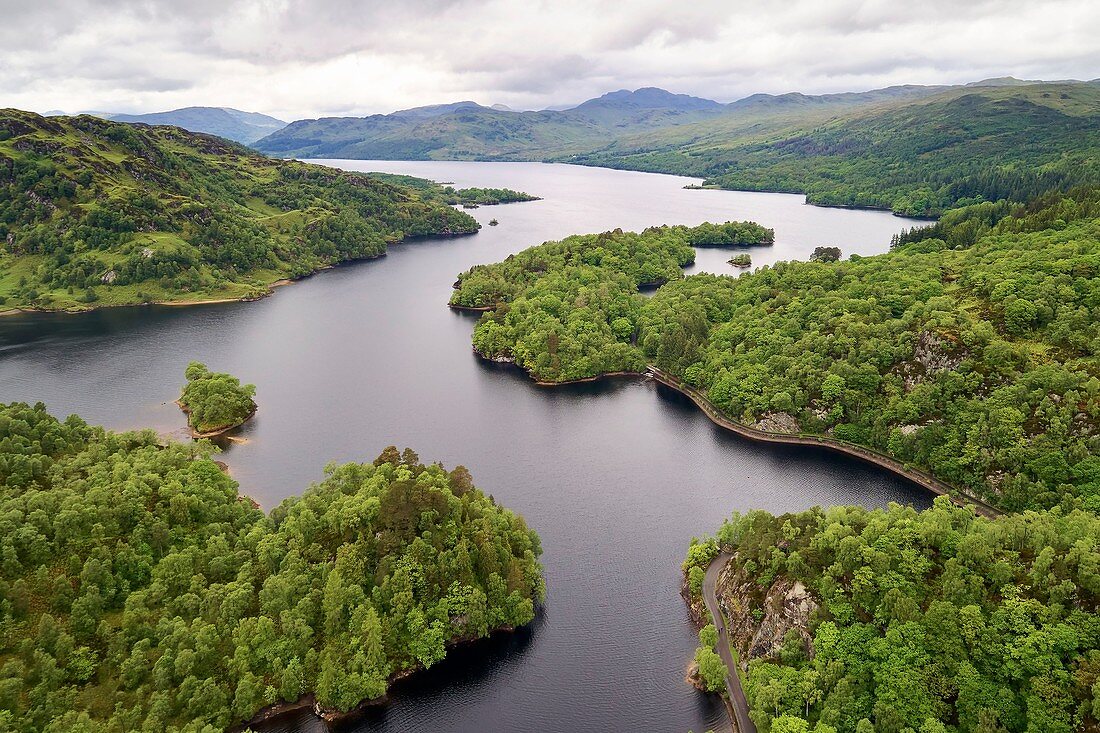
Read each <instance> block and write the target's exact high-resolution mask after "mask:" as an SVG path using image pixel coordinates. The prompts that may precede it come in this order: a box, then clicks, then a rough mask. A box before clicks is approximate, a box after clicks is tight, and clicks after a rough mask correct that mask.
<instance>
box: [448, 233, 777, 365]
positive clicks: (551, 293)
mask: <svg viewBox="0 0 1100 733" xmlns="http://www.w3.org/2000/svg"><path fill="white" fill-rule="evenodd" d="M772 236H773V235H772V232H771V230H770V229H764V228H763V227H761V226H759V225H757V224H754V223H752V222H727V223H725V224H702V225H700V226H698V227H685V226H671V227H669V226H665V227H654V228H651V229H646V230H645V231H643V232H642V233H640V234H636V233H633V232H623V231H622V230H618V229H617V230H615V231H612V232H604V233H602V234H589V235H581V236H574V237H569V238H567V239H564V240H562V241H560V242H547V243H545V244H542V245H539V246H537V247H531V248H528V249H526V250H524V251H522V252H520V253H519V254H516V255H513V256H511V257H509V258H508V259H506V260H505V261H504V262H501V263H497V264H494V265H479V266H477V267H474V268H473V269H471V270H470V271H469V272H466V273H464V274H462V275H461V276H459V280H458V283H457V289H456V290H455V293H454V295H453V296H452V298H451V304H452V305H456V306H461V307H474V308H486V309H492V310H491V312H489V313H487V314H486V315H485V316H483V317H482V319H481V321H480V322H479V323H478V325H477V327H476V328H475V330H474V339H473V340H474V346H475V348H477V350H478V352H479V353H481V354H482V355H484V356H486V357H488V358H498V359H499V358H504V359H511V360H514V361H515V362H516V363H517V364H519V365H520V366H522V367H523V368H525V369H527V370H528V371H530V372H531V374H532V375H533V376H535V377H536V378H538V379H542V380H548V381H565V380H571V379H583V378H587V377H592V376H595V375H597V374H601V373H604V372H614V371H637V370H640V369H643V368H644V367H645V362H644V359H643V358H642V354H641V353H640V351H639V350H638V349H637V347H636V346H635V344H634V340H635V335H636V331H637V327H638V323H639V319H640V318H641V314H642V309H643V307H644V304H645V300H646V299H645V298H644V297H643V296H641V295H639V293H638V288H639V287H640V286H642V285H647V284H660V283H664V282H666V281H669V280H674V279H677V278H680V277H683V272H682V268H683V267H684V266H686V265H688V264H691V263H692V262H694V261H695V250H694V249H693V248H692V244H700V245H702V244H710V245H718V244H724V243H725V244H750V243H751V244H770V243H771V241H772Z"/></svg>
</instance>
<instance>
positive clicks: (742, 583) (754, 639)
mask: <svg viewBox="0 0 1100 733" xmlns="http://www.w3.org/2000/svg"><path fill="white" fill-rule="evenodd" d="M717 595H718V604H719V605H720V606H722V611H723V613H724V614H725V615H726V619H727V622H728V628H729V633H730V638H731V639H732V640H733V643H734V646H736V648H737V652H738V654H739V655H740V658H741V663H742V665H744V666H747V665H748V662H749V660H750V659H768V658H776V657H778V656H779V650H780V649H781V648H782V647H783V640H784V638H785V637H786V636H787V632H789V631H790V630H791V629H794V630H796V631H797V632H798V634H799V636H801V637H802V647H803V650H804V651H805V652H806V654H807V655H808V656H812V655H813V645H812V639H813V637H812V635H811V634H810V619H811V617H812V616H813V614H814V612H815V611H816V610H817V608H818V603H817V601H816V600H814V598H813V597H812V596H811V595H810V593H809V591H808V590H806V587H805V586H804V585H802V583H801V582H800V581H797V580H792V579H790V578H787V577H780V578H778V579H777V580H776V581H775V582H774V583H772V584H771V585H770V586H769V587H767V588H762V587H761V586H760V585H759V584H758V583H757V582H756V578H755V577H754V576H751V575H749V574H748V573H746V572H745V570H744V569H743V568H742V567H741V565H740V563H739V562H738V560H737V557H736V556H735V557H734V559H733V560H732V561H731V562H730V563H729V565H727V566H726V567H725V569H724V570H723V571H722V573H721V575H719V576H718V588H717ZM756 609H760V610H762V611H763V615H762V616H760V614H759V613H758V614H756V615H754V614H753V611H754V610H756ZM756 616H760V620H759V621H757V620H756Z"/></svg>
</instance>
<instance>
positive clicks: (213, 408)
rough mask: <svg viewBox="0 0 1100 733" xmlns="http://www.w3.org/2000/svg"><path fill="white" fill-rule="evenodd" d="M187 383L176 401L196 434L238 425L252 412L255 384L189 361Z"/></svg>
mask: <svg viewBox="0 0 1100 733" xmlns="http://www.w3.org/2000/svg"><path fill="white" fill-rule="evenodd" d="M184 376H185V377H186V378H187V384H186V386H184V388H183V393H182V394H181V395H180V399H179V404H180V407H182V408H183V409H184V411H185V412H186V413H187V424H188V425H190V426H191V429H192V430H194V431H195V432H196V433H212V432H218V431H223V430H227V429H229V428H234V427H237V426H238V425H241V424H243V423H244V422H245V420H247V419H248V418H250V417H252V413H254V412H255V411H256V401H255V400H254V399H253V397H255V396H256V386H255V385H253V384H245V385H242V384H241V380H239V379H237V378H236V377H234V376H233V375H232V374H225V373H224V372H212V371H210V370H209V369H207V367H206V365H205V364H203V363H201V362H197V361H193V362H191V363H190V364H188V365H187V369H186V371H185V372H184Z"/></svg>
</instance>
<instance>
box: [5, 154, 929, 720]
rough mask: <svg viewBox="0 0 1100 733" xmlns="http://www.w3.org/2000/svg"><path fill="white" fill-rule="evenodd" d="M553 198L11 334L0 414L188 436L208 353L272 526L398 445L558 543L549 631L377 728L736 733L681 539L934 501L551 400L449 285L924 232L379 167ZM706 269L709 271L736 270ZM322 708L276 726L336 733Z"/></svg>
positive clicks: (429, 169) (798, 249) (396, 698)
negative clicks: (503, 356) (721, 732)
mask: <svg viewBox="0 0 1100 733" xmlns="http://www.w3.org/2000/svg"><path fill="white" fill-rule="evenodd" d="M340 164H341V165H346V166H347V167H349V168H355V169H362V170H387V171H392V172H403V173H411V174H413V175H421V176H425V177H430V178H435V179H437V180H441V181H453V182H455V183H456V184H457V185H459V186H473V185H477V186H507V187H509V188H516V189H521V190H526V191H529V192H531V193H534V194H536V195H539V196H543V197H544V200H543V201H537V202H533V203H526V204H513V205H508V206H497V207H482V208H481V209H478V210H476V211H474V212H472V213H473V214H474V216H476V217H477V218H478V219H479V220H480V221H482V222H483V223H487V222H488V220H489V219H491V218H496V219H498V220H499V221H500V226H497V227H485V229H483V230H482V232H481V233H479V234H477V235H475V236H472V237H466V238H461V239H435V240H424V241H418V242H412V243H407V244H404V245H399V246H396V247H394V248H392V250H391V252H390V254H389V255H388V256H387V257H385V258H382V259H379V260H374V261H370V262H364V263H359V264H354V265H349V266H346V267H340V268H337V269H335V270H331V271H327V272H324V273H322V274H319V275H317V276H315V277H312V278H309V279H307V280H304V281H302V282H299V283H296V284H294V285H291V286H288V287H285V288H281V289H280V290H279V291H278V293H277V294H276V295H275V296H273V297H271V298H267V299H265V300H262V301H258V302H255V303H234V304H221V305H209V306H197V307H191V308H169V307H144V308H125V309H107V310H102V311H97V312H93V313H90V314H84V315H79V316H72V315H52V314H35V315H25V316H17V317H8V318H0V400H3V401H10V400H28V401H37V400H42V401H44V402H46V403H47V405H48V406H49V407H50V408H51V409H52V410H53V411H54V412H55V413H58V414H68V413H73V412H75V413H78V414H80V415H82V416H84V417H85V418H86V419H88V420H89V421H92V422H96V423H101V424H104V425H107V426H108V427H111V428H117V429H121V428H134V427H146V426H148V427H154V428H156V429H158V430H160V431H161V432H165V433H170V434H174V435H178V436H181V437H182V436H183V428H184V419H183V416H182V414H181V413H180V412H179V410H178V409H177V408H176V407H175V405H173V404H172V400H173V399H175V397H176V396H177V395H178V392H179V389H180V386H181V384H182V382H183V369H184V367H185V366H186V364H187V362H189V361H191V360H192V359H199V360H202V361H205V362H206V363H207V364H209V365H210V366H211V367H212V368H214V369H216V370H219V371H230V372H233V373H234V374H237V375H238V376H240V377H241V378H242V379H244V380H245V381H248V382H253V383H255V384H256V385H257V388H258V394H257V400H258V402H259V404H260V410H259V412H258V414H257V416H256V418H255V419H254V420H253V421H252V422H251V423H249V424H248V425H247V426H246V427H245V428H244V429H243V430H242V431H241V433H240V434H239V435H240V437H242V438H244V439H246V440H247V441H248V442H247V443H246V444H245V443H242V444H231V445H229V446H228V447H227V450H226V452H225V454H224V456H223V460H225V461H226V462H227V463H228V464H229V466H230V468H231V471H232V473H233V475H234V476H235V477H236V478H237V479H238V480H239V481H240V483H241V485H242V489H243V490H244V491H245V492H246V493H249V494H251V495H252V496H254V497H255V498H256V499H257V500H258V501H259V502H260V503H261V504H262V505H264V506H265V507H268V508H270V507H272V506H274V505H275V504H277V503H278V502H279V501H280V500H282V499H283V498H285V497H287V496H290V495H292V494H296V493H300V492H301V491H302V489H304V488H305V487H306V486H307V485H308V484H309V483H310V482H311V481H315V480H318V479H319V478H320V477H321V475H322V467H323V466H324V465H325V463H327V462H329V461H351V460H358V461H362V460H372V459H373V458H374V457H375V456H376V455H377V454H378V453H379V452H380V451H381V450H382V448H384V447H385V446H387V445H390V444H396V445H398V446H406V445H408V446H412V447H413V448H414V449H415V450H417V451H418V452H419V453H420V455H421V458H422V459H424V460H427V461H435V460H439V461H442V462H443V463H444V464H446V465H447V466H454V465H456V464H458V463H462V464H464V465H466V466H467V467H468V468H469V469H470V470H471V472H472V473H473V475H474V479H475V481H476V483H477V484H478V486H480V487H481V488H482V489H484V490H485V491H487V492H489V493H492V494H493V495H494V496H495V497H496V498H497V499H498V500H499V501H500V502H501V503H503V504H505V505H507V506H509V507H511V508H513V509H515V510H516V511H519V512H521V513H522V514H524V515H525V516H526V518H527V520H528V522H529V523H530V524H531V526H533V527H535V528H536V529H537V530H538V531H539V533H540V534H541V536H542V541H543V546H544V548H545V555H544V557H543V562H544V564H545V566H546V575H547V584H548V587H549V597H548V600H547V603H546V606H545V608H544V609H542V611H541V613H540V615H539V618H538V619H537V621H536V622H535V623H534V624H533V625H532V627H531V628H529V629H526V630H523V631H521V632H519V633H517V634H515V635H512V636H502V637H499V638H494V639H491V640H489V641H486V642H484V643H481V644H478V645H475V646H473V647H470V648H467V649H463V650H459V651H457V652H455V653H453V654H452V656H451V657H450V658H449V659H448V660H447V661H446V662H444V663H442V664H440V665H439V666H438V667H436V668H434V669H432V670H429V671H428V672H426V673H424V674H421V675H418V676H415V677H413V678H412V679H410V680H407V681H404V682H402V683H399V684H398V685H397V686H396V687H395V688H394V690H393V693H394V694H393V699H392V702H391V703H390V704H389V705H387V706H385V707H380V708H374V709H371V710H370V711H368V712H367V713H366V714H365V715H364V716H363V717H362V718H360V719H359V720H358V721H356V722H354V723H352V724H350V725H349V726H346V727H347V728H348V729H350V730H359V731H443V730H446V731H463V732H468V733H486V731H500V730H525V731H542V732H545V731H579V730H600V731H639V730H660V731H687V730H695V731H697V732H701V731H703V730H706V729H708V728H720V727H723V726H725V725H726V723H725V712H724V709H723V708H722V707H721V705H720V704H717V703H716V701H714V700H713V699H709V698H707V697H705V696H703V695H701V694H700V693H698V692H696V691H695V690H693V689H692V688H690V687H689V686H688V685H686V684H685V683H684V681H683V678H684V670H685V667H686V665H687V662H688V660H689V658H690V656H691V654H692V652H693V650H694V647H695V645H696V638H695V634H694V631H693V630H692V628H691V627H690V625H689V623H688V619H687V614H686V612H685V609H684V605H683V602H682V601H681V599H680V598H679V596H678V589H679V564H680V561H681V560H682V559H683V555H684V552H685V549H686V547H687V544H688V541H689V539H690V538H691V537H692V536H693V535H699V534H703V533H706V532H710V531H712V530H713V529H714V528H715V527H717V525H718V524H719V523H720V522H721V520H722V518H723V517H724V516H726V515H727V514H728V513H729V512H731V511H733V510H734V509H738V510H742V511H744V510H746V509H750V508H763V509H768V510H770V511H773V512H782V511H789V510H798V509H803V508H806V507H810V506H813V505H815V504H823V505H824V504H835V503H862V504H866V505H882V504H885V503H886V502H888V501H901V502H910V503H916V504H919V505H925V504H928V503H929V499H928V498H927V497H926V496H925V495H924V494H923V493H922V492H920V491H919V490H917V489H915V488H913V487H911V486H910V485H908V484H906V483H905V482H903V481H901V480H899V479H896V478H894V477H892V476H889V475H886V474H883V473H881V472H880V471H878V470H874V469H872V468H869V467H867V466H864V465H862V464H860V463H857V462H855V461H854V460H850V459H846V458H842V457H838V456H836V455H832V454H829V453H825V452H819V451H814V450H792V449H788V448H776V447H767V446H759V445H755V444H752V443H748V442H745V441H743V440H741V439H739V438H737V437H735V436H732V435H730V434H728V433H725V432H724V431H721V430H720V429H718V428H716V427H714V426H713V425H712V424H711V423H710V422H709V421H708V420H707V419H706V418H705V417H704V416H703V415H702V414H701V413H699V412H698V411H697V410H696V409H695V408H694V407H693V406H692V405H691V404H690V403H689V402H687V401H686V400H685V399H683V398H682V397H680V396H679V395H676V394H675V393H671V392H669V391H668V390H666V389H665V388H663V387H659V386H657V385H655V384H653V383H650V382H645V381H639V380H628V381H608V382H601V383H597V384H589V385H580V386H571V387H559V388H542V387H537V386H535V385H534V384H532V383H531V382H530V381H529V380H527V379H526V378H525V377H524V376H523V375H522V374H521V373H519V372H518V371H517V370H515V369H513V368H511V367H503V366H498V365H490V364H486V363H484V362H481V361H479V360H478V359H477V358H475V357H474V355H473V354H472V353H471V350H470V330H471V328H472V326H473V322H474V321H473V319H472V317H471V316H469V315H465V314H459V313H455V312H453V311H451V310H450V309H448V308H447V307H446V302H447V298H448V296H449V294H450V291H451V283H453V282H454V279H455V275H456V274H457V273H459V272H461V271H463V270H465V269H467V268H469V267H470V266H471V265H473V264H476V263H482V262H493V261H497V260H500V259H502V258H504V257H505V256H507V255H508V254H509V253H512V252H516V251H518V250H520V249H523V248H524V247H527V246H530V245H532V244H537V243H539V242H542V241H544V240H547V239H557V238H560V237H562V236H565V235H567V234H570V233H576V232H593V231H603V230H606V229H612V228H615V227H622V228H623V229H641V228H644V227H646V226H650V225H656V224H662V223H684V224H697V223H699V222H702V221H705V220H710V221H724V220H727V219H754V220H756V221H759V222H760V223H761V224H764V225H766V226H770V227H773V228H775V230H776V233H777V242H776V245H775V247H773V248H771V249H766V250H765V249H756V250H753V251H752V257H753V260H754V264H763V263H766V262H770V261H775V260H777V259H792V258H805V257H806V256H808V254H809V252H811V251H812V250H813V248H814V247H815V246H819V245H835V246H839V247H841V249H842V250H843V251H844V253H845V254H846V255H847V254H851V253H854V252H855V253H860V254H872V253H875V252H881V251H883V250H885V249H886V247H887V244H888V242H889V238H890V236H891V234H893V233H895V232H897V231H898V230H900V229H902V228H903V227H908V226H911V225H912V222H910V221H907V220H903V219H898V218H895V217H892V216H890V215H889V214H884V213H878V212H867V211H850V210H841V209H821V208H814V207H810V206H805V205H803V204H802V201H801V198H800V197H796V196H786V195H779V194H750V193H735V192H727V191H686V190H683V189H682V186H683V185H684V184H685V183H690V182H693V181H692V180H690V179H684V178H677V177H672V176H657V175H649V174H641V173H629V172H619V171H609V170H602V169H595V168H576V167H570V166H559V165H543V164H527V163H499V164H497V163H394V162H387V163H368V162H364V161H346V162H341V163H340ZM729 256H730V253H729V252H728V251H724V250H704V251H701V252H700V258H699V262H698V263H697V264H696V265H695V267H694V268H693V270H696V271H697V270H702V269H705V270H709V271H713V272H723V273H726V272H734V270H733V268H731V267H729V265H727V264H726V262H725V261H726V259H728V258H729ZM321 729H322V726H321V724H320V723H319V722H318V721H316V720H315V719H313V718H312V717H311V716H309V715H304V714H303V715H301V716H299V717H297V718H291V719H284V720H283V721H280V722H279V723H278V724H277V725H275V726H273V727H271V728H270V729H269V730H272V731H299V730H301V731H307V730H308V731H313V730H321Z"/></svg>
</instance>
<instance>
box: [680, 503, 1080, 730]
mask: <svg viewBox="0 0 1100 733" xmlns="http://www.w3.org/2000/svg"><path fill="white" fill-rule="evenodd" d="M708 545H709V546H710V547H712V548H713V547H715V546H721V547H722V548H723V549H725V550H727V551H729V552H732V553H735V554H734V559H733V560H732V567H731V568H729V569H728V570H727V572H726V573H724V574H723V578H725V579H726V580H722V581H720V582H719V587H718V594H719V597H720V598H721V599H722V601H720V602H723V601H724V602H725V604H726V605H729V606H730V607H734V608H744V609H746V610H747V611H748V612H749V616H750V618H751V617H755V618H757V619H759V618H762V614H763V612H764V609H763V608H762V607H761V606H760V605H759V604H760V599H761V598H763V597H764V595H765V593H766V590H767V589H768V588H769V587H771V586H772V585H773V584H774V583H776V582H777V581H779V580H782V579H789V580H794V581H797V582H800V583H803V584H804V585H805V586H806V587H807V588H808V589H809V590H810V592H811V594H812V595H813V596H814V597H815V598H816V599H817V601H818V603H819V604H820V605H819V607H818V609H817V610H816V612H814V614H813V616H812V617H811V619H810V624H809V626H810V628H808V629H805V631H807V638H808V639H809V642H808V643H804V642H803V640H802V637H801V636H800V634H798V633H790V634H788V637H787V639H786V640H785V641H784V643H783V645H782V646H781V648H780V649H779V651H778V653H776V654H774V655H772V656H762V657H756V658H753V659H751V660H750V661H748V673H747V676H746V684H745V692H746V696H747V697H748V699H749V704H750V708H751V711H752V712H751V714H752V717H753V718H754V720H755V722H756V724H757V726H758V729H759V730H760V731H761V732H762V733H780V732H781V731H788V730H802V731H808V730H811V729H812V730H815V731H821V730H834V731H840V732H842V733H848V732H851V731H855V732H856V733H860V732H861V731H865V730H866V731H873V732H874V733H906V732H907V731H919V732H920V733H933V732H935V733H946V732H947V731H957V732H958V733H970V732H973V733H979V732H981V733H986V732H987V731H988V732H992V731H1000V732H1001V733H1031V732H1033V731H1046V732H1049V733H1070V731H1077V730H1092V729H1094V728H1095V726H1096V725H1097V721H1098V720H1100V651H1097V650H1098V649H1100V616H1098V615H1097V604H1098V602H1100V519H1098V518H1097V517H1096V516H1095V515H1094V514H1092V513H1090V512H1086V511H1083V510H1079V509H1075V510H1071V511H1062V510H1060V509H1055V510H1052V511H1045V512H1032V511H1028V512H1024V513H1022V514H1018V515H1011V516H1005V517H1000V518H998V519H995V520H990V519H985V518H981V517H977V516H975V515H974V514H973V512H972V511H970V510H969V509H965V508H960V507H957V506H954V505H953V504H952V503H951V502H950V501H949V500H947V499H946V498H943V497H941V498H938V499H937V500H936V501H935V504H934V506H933V508H931V509H929V510H926V511H923V512H918V511H916V510H914V509H913V508H911V507H901V506H897V505H891V506H890V508H889V509H885V510H882V509H877V510H867V509H863V508H860V507H843V506H838V507H831V508H828V509H824V510H822V509H812V510H809V511H805V512H801V513H798V514H784V515H782V516H772V515H770V514H768V513H766V512H762V511H752V512H749V513H748V514H745V515H741V514H737V513H735V514H734V515H733V516H732V517H731V518H730V519H729V520H727V521H726V522H725V523H723V525H722V527H721V528H720V529H719V530H718V532H717V533H716V535H715V537H714V538H712V539H710V540H707V541H706V542H704V543H702V545H697V546H708ZM693 550H694V551H693V552H692V553H691V554H690V555H689V558H688V562H687V563H686V566H687V567H689V568H692V567H705V565H706V564H709V562H710V559H709V558H710V557H713V550H712V551H710V552H703V551H699V550H695V548H694V547H693ZM744 588H749V589H750V590H749V591H747V592H746V591H745V590H744ZM792 631H794V630H792ZM750 633H751V632H750ZM814 726H816V727H814Z"/></svg>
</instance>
